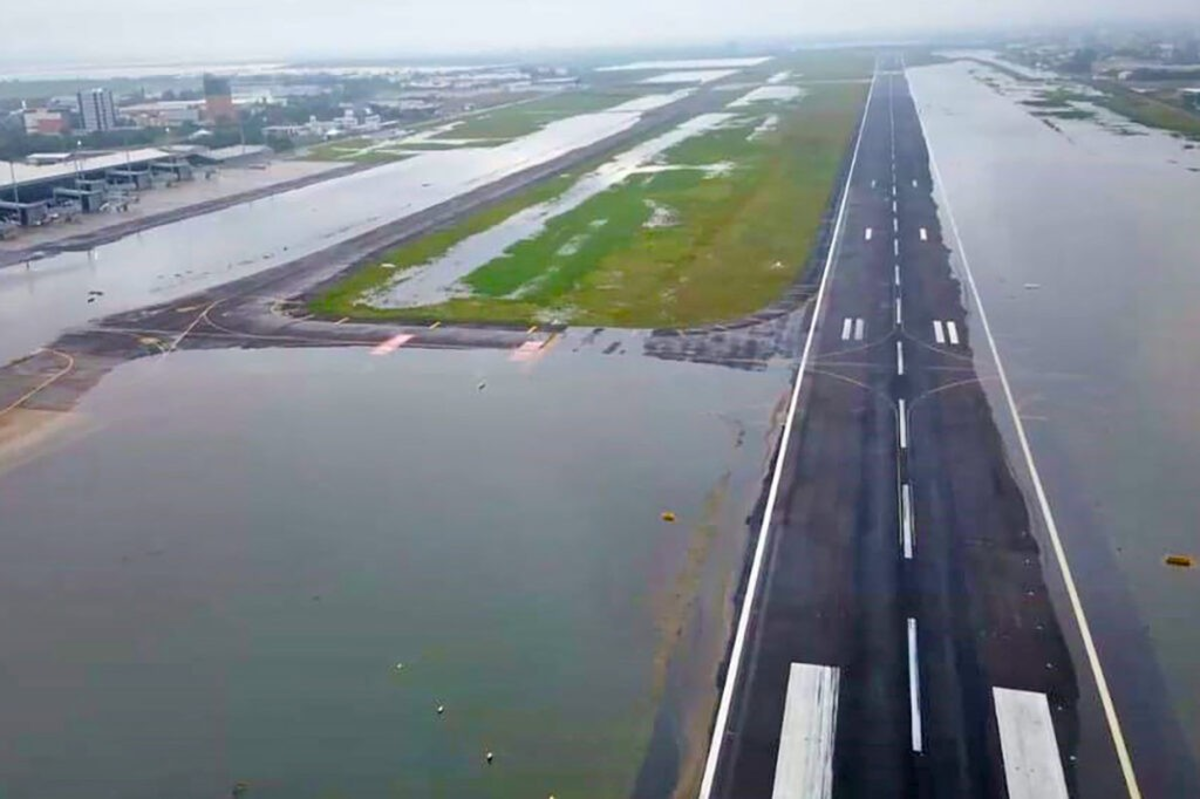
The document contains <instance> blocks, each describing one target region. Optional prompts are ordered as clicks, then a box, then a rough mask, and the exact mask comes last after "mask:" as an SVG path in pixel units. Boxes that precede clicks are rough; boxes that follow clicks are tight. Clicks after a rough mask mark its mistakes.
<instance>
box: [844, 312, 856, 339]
mask: <svg viewBox="0 0 1200 799" xmlns="http://www.w3.org/2000/svg"><path fill="white" fill-rule="evenodd" d="M853 328H854V320H853V319H851V318H850V317H849V316H847V317H846V318H845V320H844V321H843V322H842V341H849V340H850V331H851V330H852V329H853Z"/></svg>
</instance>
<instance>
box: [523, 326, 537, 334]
mask: <svg viewBox="0 0 1200 799" xmlns="http://www.w3.org/2000/svg"><path fill="white" fill-rule="evenodd" d="M537 328H538V326H537V325H533V326H532V327H530V328H529V329H528V330H526V331H525V332H526V333H536V332H537Z"/></svg>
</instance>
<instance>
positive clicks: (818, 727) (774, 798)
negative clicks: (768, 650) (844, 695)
mask: <svg viewBox="0 0 1200 799" xmlns="http://www.w3.org/2000/svg"><path fill="white" fill-rule="evenodd" d="M839 682H840V672H839V671H838V669H836V668H833V667H832V666H813V665H810V664H807V663H793V664H792V666H791V669H790V670H789V672H788V687H787V698H786V699H785V700H784V704H783V727H782V729H781V730H780V734H779V755H778V757H777V758H776V760H775V787H774V789H773V790H772V791H771V799H830V797H832V796H833V744H834V740H835V738H836V734H837V707H838V685H839Z"/></svg>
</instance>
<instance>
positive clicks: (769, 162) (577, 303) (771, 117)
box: [314, 84, 866, 327]
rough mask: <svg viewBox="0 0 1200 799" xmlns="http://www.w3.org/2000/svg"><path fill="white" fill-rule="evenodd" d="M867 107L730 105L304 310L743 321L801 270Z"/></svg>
mask: <svg viewBox="0 0 1200 799" xmlns="http://www.w3.org/2000/svg"><path fill="white" fill-rule="evenodd" d="M766 89H769V90H770V91H767V92H766V94H764V93H763V91H764V90H766ZM865 96H866V87H865V86H864V85H858V84H824V85H816V86H812V87H810V88H808V89H805V90H804V91H801V89H799V88H797V87H794V86H782V85H771V86H767V87H760V88H757V89H752V90H750V91H748V92H743V93H742V94H740V95H738V96H737V97H736V99H733V100H731V101H730V103H729V110H728V111H727V112H724V113H721V114H706V115H701V116H698V117H695V118H693V119H692V120H690V121H689V122H687V123H684V124H683V125H681V126H679V127H678V128H676V129H675V130H674V131H671V132H669V133H667V134H663V135H662V136H659V137H657V138H655V139H653V140H651V141H648V142H646V143H644V144H641V145H638V146H635V147H634V148H632V149H631V150H629V151H627V152H625V153H622V154H621V155H619V156H617V157H615V158H614V159H612V160H611V161H610V162H609V163H606V164H604V165H603V166H601V167H600V168H598V169H597V170H595V171H594V172H592V173H589V174H587V175H585V176H583V177H582V178H580V179H579V180H578V181H577V182H575V183H574V184H573V185H572V186H571V188H569V189H566V190H564V191H563V193H562V194H561V195H560V196H558V197H555V198H554V199H551V200H545V201H540V202H538V203H531V204H528V205H522V206H521V207H520V209H519V210H516V211H515V212H513V213H512V214H511V215H510V216H507V217H506V218H504V219H503V221H499V222H495V221H493V220H495V219H496V217H497V216H498V215H499V214H497V213H496V212H495V211H494V210H493V211H488V212H484V213H482V214H479V215H477V216H476V217H475V218H474V219H468V220H466V221H464V222H463V223H460V225H459V226H458V227H457V229H456V231H454V232H448V233H439V234H434V235H433V236H430V237H426V238H425V239H423V240H418V241H416V242H414V243H412V244H409V245H406V246H404V247H402V248H400V249H398V250H397V251H396V252H395V253H392V254H389V256H388V264H389V265H388V266H387V267H380V266H378V265H374V266H370V267H368V268H367V269H365V270H361V271H359V272H358V273H357V274H352V275H351V276H349V277H348V278H347V279H346V281H345V282H343V284H342V285H340V286H336V287H334V288H333V289H331V290H330V292H328V293H327V294H326V295H325V296H324V297H321V298H319V299H318V300H317V302H316V303H315V304H314V308H315V309H317V310H320V311H321V312H323V313H326V314H328V315H337V316H341V315H347V316H358V317H368V318H388V317H402V316H413V315H414V314H415V315H417V316H419V317H421V318H428V319H436V320H440V321H447V322H452V321H471V322H477V321H485V322H516V323H533V322H567V323H572V324H583V325H592V324H594V325H618V326H622V327H684V326H689V325H698V324H705V323H710V322H718V321H728V320H732V319H736V318H738V317H740V316H743V315H746V314H749V313H753V312H754V311H757V310H759V309H761V308H762V307H764V306H766V305H768V304H770V303H771V302H772V301H773V300H775V299H776V298H777V297H778V296H779V295H780V294H781V293H782V292H783V291H784V289H785V288H786V287H787V286H788V285H790V284H791V283H792V282H793V281H794V280H795V278H796V275H797V270H798V269H799V268H800V265H802V264H803V263H804V262H805V260H806V257H807V254H808V252H809V250H810V248H811V246H812V241H813V238H814V236H815V235H816V232H817V229H818V226H819V225H820V222H821V218H822V214H823V212H824V210H825V208H826V206H827V204H828V200H829V197H830V195H831V193H832V191H833V188H834V187H833V182H834V179H835V176H836V174H837V172H838V168H839V165H840V164H841V162H842V158H843V155H844V153H845V149H846V144H847V142H848V140H849V137H850V135H851V134H852V132H853V129H854V124H855V122H856V121H857V118H858V114H859V111H860V108H861V105H862V102H863V100H864V98H865ZM543 191H544V187H539V188H538V189H536V190H534V192H530V193H529V194H530V195H531V196H532V195H533V194H535V193H536V195H537V196H539V197H540V196H543V194H542V192H543ZM514 204H516V203H514ZM485 218H486V222H487V223H488V224H484V219H485Z"/></svg>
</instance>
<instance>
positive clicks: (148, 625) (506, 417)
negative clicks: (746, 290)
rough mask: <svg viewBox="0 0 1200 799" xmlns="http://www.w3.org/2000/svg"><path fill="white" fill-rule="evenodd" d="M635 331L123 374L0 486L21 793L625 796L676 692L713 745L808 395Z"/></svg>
mask: <svg viewBox="0 0 1200 799" xmlns="http://www.w3.org/2000/svg"><path fill="white" fill-rule="evenodd" d="M635 336H636V334H628V333H620V334H602V335H601V336H600V337H599V338H598V339H594V340H592V341H590V343H589V340H590V339H592V338H593V337H592V335H591V334H589V335H588V336H587V337H584V336H583V335H582V334H578V333H573V334H570V335H568V337H567V338H566V339H565V340H563V341H562V342H561V343H560V344H559V346H558V347H557V348H556V349H553V350H551V351H550V352H549V354H547V355H546V356H545V357H544V358H543V359H542V360H540V361H539V362H537V363H536V364H517V363H513V362H512V361H510V360H509V354H508V353H506V352H490V351H436V352H435V351H422V350H416V349H413V350H405V349H402V350H400V351H398V352H396V353H394V354H393V355H390V356H387V357H372V356H371V355H369V354H368V351H367V350H365V349H341V350H282V351H269V350H248V351H237V350H232V351H197V352H178V353H174V354H172V355H170V356H166V357H160V358H157V359H146V360H142V361H137V362H133V363H131V364H127V365H125V366H123V367H121V368H119V369H118V370H116V371H115V372H113V373H112V374H110V375H109V376H108V377H107V378H106V379H105V380H104V381H103V382H102V383H101V384H100V385H99V386H98V387H97V388H95V389H93V391H92V392H91V393H90V394H88V395H87V396H86V397H85V399H84V400H83V402H82V404H81V406H80V407H79V408H78V410H77V414H78V415H79V416H81V417H82V420H83V421H82V424H81V425H78V426H77V429H80V430H84V431H86V432H83V433H77V434H76V436H75V437H73V438H71V440H69V441H66V442H65V443H61V444H60V445H59V446H58V447H55V448H52V449H51V450H50V451H48V452H46V453H44V454H43V455H41V457H39V458H37V459H34V460H32V461H27V462H25V463H24V464H22V465H19V466H17V467H16V468H14V469H13V470H12V471H9V472H7V473H6V474H4V475H3V477H0V507H3V509H4V512H3V520H2V525H3V530H4V534H3V535H2V536H0V607H3V608H4V613H3V614H0V639H2V640H3V641H4V656H3V664H4V665H3V669H0V692H2V693H3V694H4V696H5V697H6V699H5V706H4V713H3V714H0V741H3V745H2V746H0V795H4V796H13V797H18V796H54V797H61V798H62V799H71V798H72V797H80V798H81V799H82V798H84V797H87V798H88V799H90V797H95V796H121V797H125V798H126V799H139V797H146V799H157V798H158V797H163V796H171V797H178V798H179V799H190V798H191V797H196V798H197V799H211V797H216V796H228V795H230V791H231V789H232V787H233V786H234V785H235V783H237V782H245V783H247V784H248V786H249V788H248V795H250V796H255V797H281V798H282V797H286V798H287V799H297V798H300V799H302V798H303V797H333V796H347V797H355V798H356V799H370V798H371V797H406V798H412V797H454V798H457V797H467V796H470V797H517V796H536V797H545V796H548V795H550V794H554V795H556V796H564V797H570V796H587V797H590V798H595V797H599V798H601V799H603V798H604V797H625V796H628V795H629V793H630V791H631V789H632V786H633V784H634V782H635V780H636V778H637V774H638V772H639V769H640V768H641V767H642V766H643V762H644V758H645V757H646V756H647V752H649V751H659V752H661V751H662V750H663V749H664V745H665V750H666V752H668V753H670V752H671V749H672V748H673V746H674V745H675V744H676V743H677V741H675V740H673V739H672V740H667V741H665V744H664V742H663V741H658V742H657V743H656V744H655V745H653V746H652V745H651V729H652V728H655V723H656V721H657V718H656V717H657V716H658V714H659V712H660V709H661V708H662V707H663V703H664V702H673V701H674V700H671V699H670V693H671V688H670V686H671V685H690V686H692V687H693V689H695V690H696V694H695V696H692V697H690V698H689V701H691V703H692V704H693V705H694V706H696V707H698V708H699V716H698V718H701V719H702V725H703V728H704V730H706V729H707V722H708V719H709V718H711V712H712V708H713V703H714V702H715V700H716V689H715V684H716V680H715V668H716V662H717V660H719V658H720V656H721V654H722V653H723V651H724V645H725V642H726V640H727V635H728V625H729V621H730V616H731V614H732V608H731V605H730V592H731V591H732V588H733V586H732V585H731V583H730V581H731V580H732V579H734V577H733V576H734V575H736V574H738V573H739V567H740V564H741V562H742V558H743V557H744V547H745V542H746V529H745V524H744V519H745V518H746V515H747V513H748V510H749V506H750V505H751V504H752V503H753V501H754V500H755V498H756V497H757V495H758V493H759V490H760V485H761V480H762V478H763V475H764V473H765V465H766V459H767V457H768V451H769V448H770V442H769V440H768V439H769V436H770V430H771V429H772V421H773V415H774V413H775V412H776V409H777V403H778V402H779V401H780V400H781V399H782V398H783V397H784V396H785V394H786V389H787V383H788V378H789V376H790V372H789V370H788V369H787V368H786V366H785V365H778V366H775V367H773V368H772V369H770V370H767V371H764V372H758V373H747V372H742V371H732V370H729V369H725V368H721V367H715V366H703V365H696V364H686V363H676V362H665V361H657V360H652V359H649V358H645V357H642V356H640V355H632V354H630V355H622V354H611V355H605V354H601V350H602V349H611V348H612V345H613V344H618V345H620V346H628V349H629V351H630V352H638V351H640V349H641V347H640V343H639V342H638V341H637V340H636V337H635ZM581 347H582V350H580V351H575V350H579V348H581ZM218 399H219V401H218ZM666 510H670V511H673V512H675V513H676V514H677V515H678V521H677V522H676V523H674V524H668V523H665V522H663V521H662V520H660V514H661V513H662V512H663V511H666ZM666 663H669V664H670V665H669V666H666V665H664V664H666ZM398 664H403V668H398ZM689 672H694V675H693V676H692V677H689V676H687V675H688V673H689ZM664 684H665V685H667V686H668V687H667V689H666V693H665V695H664V689H663V685H664ZM438 705H443V706H444V713H443V714H442V715H439V714H438V713H437V712H436V708H437V707H438ZM671 726H672V725H665V728H668V729H670V728H671ZM676 726H678V725H676ZM489 750H490V751H493V752H494V753H495V761H494V763H493V765H491V766H487V765H485V763H484V754H485V752H487V751H489ZM677 757H678V753H674V754H668V755H667V759H668V760H669V761H672V762H673V761H674V759H675V758H677ZM653 765H654V767H655V768H657V769H658V770H660V771H661V770H662V769H664V768H666V769H669V768H670V766H669V765H666V766H664V765H663V763H657V764H653Z"/></svg>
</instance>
